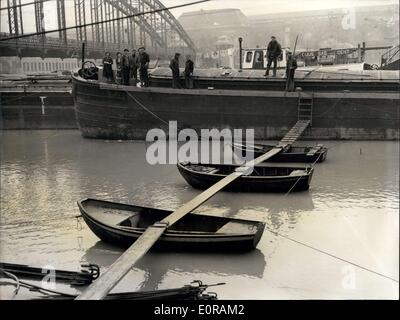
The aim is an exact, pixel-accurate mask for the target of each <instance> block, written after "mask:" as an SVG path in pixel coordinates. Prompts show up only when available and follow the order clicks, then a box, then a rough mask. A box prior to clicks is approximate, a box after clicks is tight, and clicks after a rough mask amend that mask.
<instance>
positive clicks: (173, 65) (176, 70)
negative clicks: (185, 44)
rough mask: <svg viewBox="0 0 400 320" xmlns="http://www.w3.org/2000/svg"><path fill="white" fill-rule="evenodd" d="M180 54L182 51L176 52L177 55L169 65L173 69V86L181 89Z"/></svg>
mask: <svg viewBox="0 0 400 320" xmlns="http://www.w3.org/2000/svg"><path fill="white" fill-rule="evenodd" d="M179 56H180V53H175V57H174V58H173V59H172V60H171V62H170V63H169V67H170V69H171V71H172V88H174V89H180V88H181V84H180V83H179V81H180V74H179Z"/></svg>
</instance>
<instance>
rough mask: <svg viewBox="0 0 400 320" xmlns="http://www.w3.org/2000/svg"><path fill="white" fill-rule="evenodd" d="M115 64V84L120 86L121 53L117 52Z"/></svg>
mask: <svg viewBox="0 0 400 320" xmlns="http://www.w3.org/2000/svg"><path fill="white" fill-rule="evenodd" d="M115 64H116V66H117V74H116V77H115V82H116V83H117V84H121V83H122V81H121V78H122V53H121V52H117V58H116V59H115Z"/></svg>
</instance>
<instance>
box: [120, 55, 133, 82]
mask: <svg viewBox="0 0 400 320" xmlns="http://www.w3.org/2000/svg"><path fill="white" fill-rule="evenodd" d="M121 67H122V68H121V69H122V84H123V85H124V86H129V79H130V77H131V68H132V57H131V56H130V55H129V50H128V49H124V54H123V55H122V61H121Z"/></svg>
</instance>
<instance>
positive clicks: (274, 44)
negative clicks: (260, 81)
mask: <svg viewBox="0 0 400 320" xmlns="http://www.w3.org/2000/svg"><path fill="white" fill-rule="evenodd" d="M281 54H282V48H281V45H280V44H279V42H278V41H276V38H275V37H274V36H272V37H271V41H270V42H269V43H268V47H267V55H266V58H267V61H268V63H267V70H266V71H265V76H266V77H268V75H269V69H270V68H271V64H272V63H273V64H274V66H273V69H272V71H273V76H274V77H276V67H277V63H278V58H279V56H280V55H281Z"/></svg>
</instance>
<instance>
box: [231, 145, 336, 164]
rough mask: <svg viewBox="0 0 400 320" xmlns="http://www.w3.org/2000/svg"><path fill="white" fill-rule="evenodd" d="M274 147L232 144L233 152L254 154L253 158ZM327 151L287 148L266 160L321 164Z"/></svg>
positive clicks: (311, 147)
mask: <svg viewBox="0 0 400 320" xmlns="http://www.w3.org/2000/svg"><path fill="white" fill-rule="evenodd" d="M273 147H274V145H268V144H255V145H251V146H246V145H243V144H240V143H233V144H232V148H233V150H234V151H239V152H242V153H243V152H250V153H252V152H253V153H254V158H257V157H259V156H261V155H262V154H265V153H267V152H268V151H269V150H271V149H272V148H273ZM327 153H328V149H327V148H326V147H324V146H323V145H320V144H318V145H316V146H288V147H287V148H286V149H285V150H283V151H282V152H280V153H278V154H277V155H275V156H273V157H272V158H269V159H268V162H304V163H314V162H323V161H325V159H326V155H327Z"/></svg>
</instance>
